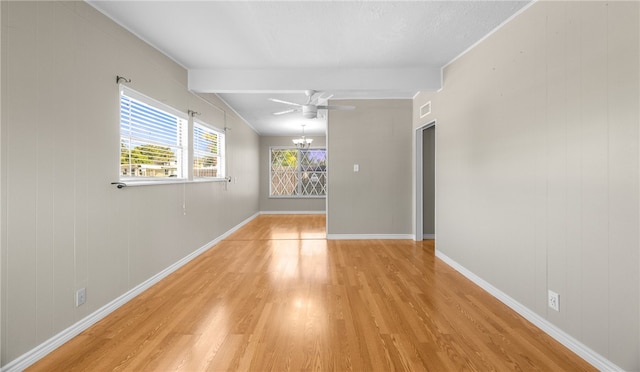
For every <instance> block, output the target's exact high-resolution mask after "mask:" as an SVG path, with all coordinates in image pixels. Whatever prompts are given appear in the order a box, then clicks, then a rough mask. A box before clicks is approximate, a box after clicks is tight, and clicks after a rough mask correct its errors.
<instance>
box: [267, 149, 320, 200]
mask: <svg viewBox="0 0 640 372" xmlns="http://www.w3.org/2000/svg"><path fill="white" fill-rule="evenodd" d="M269 160H270V164H271V168H270V178H271V184H270V191H269V195H270V196H271V197H298V198H314V197H325V196H326V194H327V150H326V149H323V148H314V149H306V150H299V149H295V148H276V147H272V148H271V150H270V158H269Z"/></svg>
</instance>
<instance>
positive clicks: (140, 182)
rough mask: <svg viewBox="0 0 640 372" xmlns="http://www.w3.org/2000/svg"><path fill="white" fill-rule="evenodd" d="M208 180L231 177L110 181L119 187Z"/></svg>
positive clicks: (226, 180) (213, 180) (224, 179)
mask: <svg viewBox="0 0 640 372" xmlns="http://www.w3.org/2000/svg"><path fill="white" fill-rule="evenodd" d="M208 182H231V179H230V178H229V177H227V178H199V179H195V180H187V179H175V180H153V181H151V180H120V181H118V182H111V184H112V185H115V186H116V187H117V188H119V189H121V188H123V187H138V186H159V185H175V184H187V183H208Z"/></svg>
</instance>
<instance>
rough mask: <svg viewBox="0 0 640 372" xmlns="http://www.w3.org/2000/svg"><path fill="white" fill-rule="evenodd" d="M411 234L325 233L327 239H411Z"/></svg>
mask: <svg viewBox="0 0 640 372" xmlns="http://www.w3.org/2000/svg"><path fill="white" fill-rule="evenodd" d="M413 237H414V236H413V234H327V240H378V239H380V240H407V239H411V240H413Z"/></svg>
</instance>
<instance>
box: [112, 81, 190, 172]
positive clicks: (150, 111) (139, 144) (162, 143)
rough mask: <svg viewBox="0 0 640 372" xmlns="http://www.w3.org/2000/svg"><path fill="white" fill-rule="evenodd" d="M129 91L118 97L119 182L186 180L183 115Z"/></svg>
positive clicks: (185, 121) (185, 125)
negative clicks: (133, 180) (127, 180)
mask: <svg viewBox="0 0 640 372" xmlns="http://www.w3.org/2000/svg"><path fill="white" fill-rule="evenodd" d="M177 113H178V112H177V111H176V110H173V109H171V108H168V107H166V106H165V105H163V104H161V103H159V102H157V101H155V100H152V99H151V98H148V97H145V96H143V95H141V94H140V93H137V92H135V91H132V90H131V89H126V90H124V89H122V90H121V94H120V178H121V179H132V178H133V179H150V180H154V179H158V180H160V179H165V178H174V179H175V178H185V177H186V169H185V166H184V165H185V161H184V160H185V156H186V154H185V152H186V151H185V142H186V136H185V135H184V134H185V129H186V127H187V124H188V123H187V120H186V115H182V114H180V115H176V114H177Z"/></svg>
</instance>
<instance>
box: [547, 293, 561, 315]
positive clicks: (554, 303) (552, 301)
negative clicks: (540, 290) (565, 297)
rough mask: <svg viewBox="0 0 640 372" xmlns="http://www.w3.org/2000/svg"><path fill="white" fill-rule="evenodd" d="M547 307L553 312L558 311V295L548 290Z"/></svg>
mask: <svg viewBox="0 0 640 372" xmlns="http://www.w3.org/2000/svg"><path fill="white" fill-rule="evenodd" d="M548 298H549V307H550V308H552V309H553V310H555V311H560V295H559V294H557V293H555V292H554V291H552V290H549V297H548Z"/></svg>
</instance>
